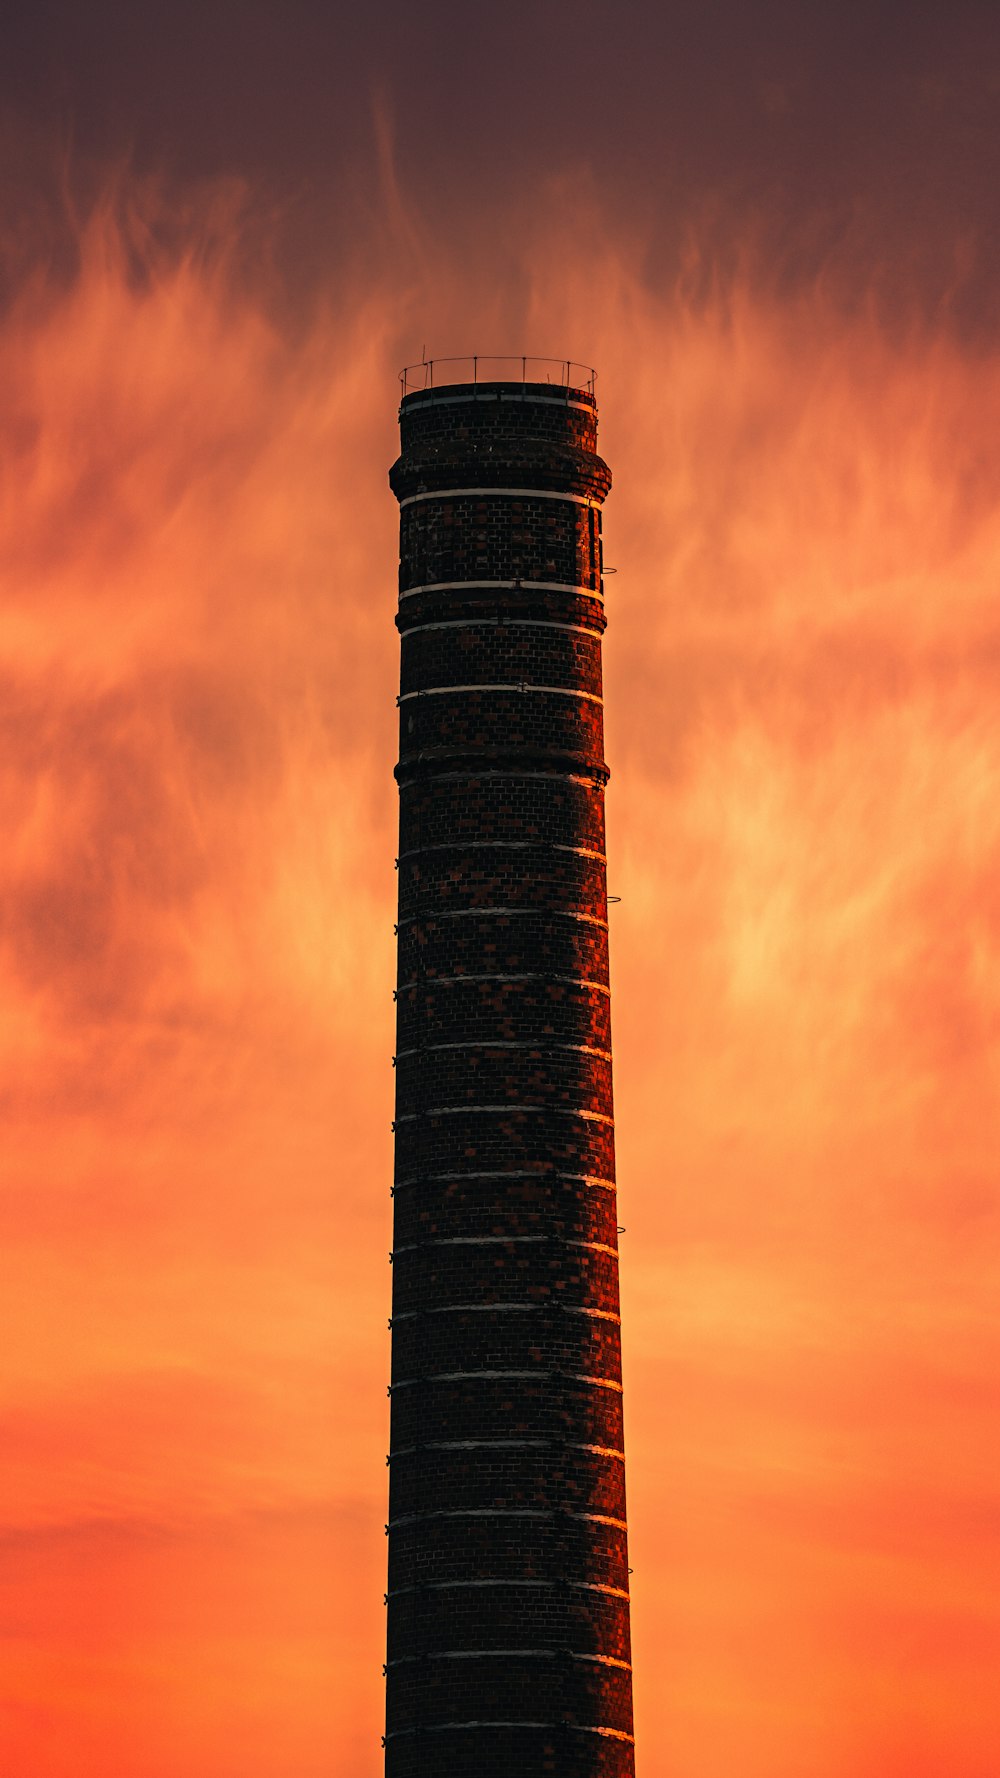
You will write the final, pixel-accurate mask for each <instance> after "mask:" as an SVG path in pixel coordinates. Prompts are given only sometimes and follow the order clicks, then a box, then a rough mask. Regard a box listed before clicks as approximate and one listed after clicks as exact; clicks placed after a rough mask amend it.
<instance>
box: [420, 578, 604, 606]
mask: <svg viewBox="0 0 1000 1778" xmlns="http://www.w3.org/2000/svg"><path fill="white" fill-rule="evenodd" d="M492 592H504V593H509V592H516V593H522V592H527V593H577V594H578V595H579V596H580V598H582V599H597V600H598V601H599V603H600V604H602V605H603V604H604V595H603V593H600V592H598V591H597V589H596V588H595V587H590V586H583V585H582V584H581V582H579V581H572V580H425V581H424V582H423V583H422V584H421V585H420V586H411V587H406V588H404V589H403V590H402V591H401V592H400V594H399V597H400V598H401V599H415V598H416V597H417V594H418V593H492Z"/></svg>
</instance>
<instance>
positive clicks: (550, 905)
mask: <svg viewBox="0 0 1000 1778" xmlns="http://www.w3.org/2000/svg"><path fill="white" fill-rule="evenodd" d="M518 364H519V366H520V365H521V361H520V360H518ZM530 364H531V361H528V365H527V366H525V367H524V369H525V373H526V374H527V372H528V367H529V366H530ZM575 368H576V367H571V366H568V365H567V366H564V375H565V382H564V383H548V382H534V381H528V380H522V381H518V382H508V381H502V382H499V381H498V382H487V383H475V384H461V383H451V384H449V385H447V386H445V387H436V388H435V387H425V388H422V389H418V390H416V391H414V392H413V393H409V394H408V393H406V382H405V379H404V398H403V402H402V406H401V409H400V426H401V431H402V454H401V456H400V457H399V459H398V461H397V462H396V463H395V464H394V465H393V468H392V470H391V471H390V478H389V479H390V483H391V486H392V489H393V492H394V493H395V495H396V496H397V498H398V500H399V503H400V509H401V511H400V571H399V595H400V596H399V615H398V617H397V619H396V622H397V624H398V627H399V630H400V634H401V637H402V676H401V687H400V698H399V713H400V757H399V765H398V766H397V768H396V777H397V779H398V782H399V791H400V840H399V925H398V936H399V977H398V988H397V995H396V998H397V1002H398V1027H397V1054H396V1122H395V1132H396V1170H395V1186H394V1188H393V1189H394V1236H393V1239H394V1251H393V1297H392V1386H391V1395H392V1405H391V1452H390V1481H389V1587H388V1600H387V1602H388V1654H387V1668H386V1673H387V1722H386V1772H387V1775H388V1778H535V1775H536V1774H537V1775H539V1778H540V1775H541V1774H543V1773H552V1774H555V1775H556V1778H625V1774H631V1773H632V1772H633V1770H634V1765H633V1741H632V1683H631V1682H632V1672H631V1666H630V1664H629V1663H630V1645H629V1605H628V1559H627V1553H626V1539H625V1485H624V1458H623V1441H622V1392H621V1344H620V1331H619V1297H618V1226H617V1215H616V1204H615V1186H614V1177H615V1170H614V1126H613V1117H612V1099H611V1029H610V1018H609V993H608V942H607V940H608V932H607V890H606V881H605V855H604V787H605V784H606V782H607V778H608V769H607V766H606V765H605V763H604V741H603V706H602V680H601V636H602V632H603V630H604V626H605V617H604V603H603V596H602V594H603V583H602V578H601V517H600V508H601V502H602V501H603V500H604V497H605V495H606V494H607V492H608V489H609V487H610V485H611V474H610V471H609V469H608V467H607V465H606V464H605V463H604V462H602V460H601V458H600V457H599V456H598V455H597V452H596V437H597V410H596V404H595V401H594V396H593V379H592V376H591V377H590V378H589V383H588V386H581V387H573V386H572V383H573V381H574V378H573V376H572V372H573V370H575ZM422 374H423V375H424V376H425V377H427V376H428V375H429V376H432V375H433V371H432V370H430V371H423V372H422ZM575 380H576V381H579V382H580V383H581V384H582V383H584V382H585V379H584V378H577V379H575Z"/></svg>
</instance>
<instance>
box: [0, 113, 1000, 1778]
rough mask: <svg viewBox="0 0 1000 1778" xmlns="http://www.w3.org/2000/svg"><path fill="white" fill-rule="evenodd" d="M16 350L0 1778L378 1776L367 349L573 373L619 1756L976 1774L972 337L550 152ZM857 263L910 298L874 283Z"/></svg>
mask: <svg viewBox="0 0 1000 1778" xmlns="http://www.w3.org/2000/svg"><path fill="white" fill-rule="evenodd" d="M379 116H380V117H381V119H382V123H381V125H380V128H381V141H382V150H383V166H382V185H381V197H380V199H379V203H378V206H377V210H376V211H375V212H374V213H373V216H372V220H371V224H370V232H369V235H368V237H367V239H366V242H365V245H364V252H363V253H361V252H359V253H358V254H357V255H345V259H344V264H343V267H342V271H341V275H340V277H339V279H338V281H337V282H336V283H335V284H332V285H331V287H330V289H329V290H328V291H327V293H326V295H325V297H324V299H323V301H322V302H321V303H318V304H317V303H313V304H311V305H310V306H309V308H308V314H307V315H306V316H305V318H303V315H302V314H298V315H294V316H293V315H291V314H290V313H289V312H288V309H287V307H286V306H283V304H282V303H281V302H280V301H278V300H277V299H276V296H275V288H276V278H277V275H278V274H277V273H276V271H275V265H274V253H273V252H271V251H269V241H270V236H269V233H268V231H269V228H270V226H271V224H270V221H269V218H268V216H267V214H266V213H264V211H263V210H262V208H261V207H257V206H255V202H254V199H253V196H252V194H250V193H248V192H247V191H246V189H245V188H244V187H241V185H240V184H239V182H238V181H236V180H203V181H200V182H197V183H190V184H189V185H187V186H186V187H171V186H169V184H166V185H165V184H164V183H162V182H157V181H153V180H150V179H145V178H140V177H139V176H138V175H133V174H129V173H127V172H126V173H119V174H117V175H116V176H115V177H114V178H113V179H109V180H108V182H107V185H106V188H105V190H104V192H103V195H101V197H100V198H99V199H98V200H96V201H95V202H93V203H92V205H91V207H90V208H89V209H85V210H84V211H83V212H82V213H81V214H80V215H79V216H78V217H77V219H76V221H75V223H74V225H73V226H74V229H75V233H76V239H77V243H78V245H79V248H80V257H79V264H78V267H77V268H76V269H75V270H73V271H71V272H69V273H67V272H65V270H64V269H60V267H59V266H58V265H56V264H55V263H54V261H53V259H52V258H51V257H50V258H49V259H48V260H46V258H45V255H44V254H43V253H41V252H34V251H32V252H26V254H25V255H24V256H23V257H22V259H21V261H20V262H19V266H18V271H17V276H16V278H15V280H14V290H13V295H12V298H11V301H10V303H9V305H8V306H7V308H6V309H5V311H4V316H3V322H2V331H0V381H2V387H3V401H2V403H0V434H2V446H0V454H2V460H3V478H2V484H0V553H2V572H3V585H4V588H5V598H4V611H3V626H2V671H3V675H4V680H5V695H4V698H3V704H2V710H3V716H2V721H3V725H4V731H5V732H4V746H3V752H2V758H0V783H2V796H3V831H4V833H5V836H6V844H5V847H4V852H3V858H2V863H0V885H2V886H0V913H2V918H3V940H2V950H0V968H2V974H3V986H2V995H0V1008H2V1010H0V1045H2V1062H3V1067H2V1078H3V1082H4V1088H3V1096H4V1111H5V1125H6V1131H5V1151H4V1152H5V1159H4V1162H3V1168H2V1187H0V1190H2V1200H0V1201H2V1216H3V1222H4V1225H5V1237H4V1243H3V1259H2V1262H0V1264H2V1270H3V1281H2V1284H3V1292H2V1301H3V1317H4V1322H5V1327H6V1331H5V1334H4V1349H5V1356H6V1362H5V1364H4V1366H3V1367H2V1381H0V1408H2V1416H3V1430H4V1438H3V1459H2V1461H3V1482H2V1488H0V1499H2V1507H0V1518H2V1539H3V1557H2V1564H0V1622H2V1625H3V1636H4V1654H3V1660H2V1663H0V1665H2V1675H3V1676H2V1678H0V1772H3V1774H4V1775H5V1778H6V1774H8V1773H9V1774H10V1775H11V1778H181V1775H182V1774H183V1778H321V1775H322V1778H376V1774H377V1773H378V1771H379V1770H380V1758H381V1756H380V1749H379V1735H380V1731H381V1690H382V1678H381V1662H382V1659H383V1648H382V1637H383V1609H382V1592H383V1588H384V1574H383V1569H384V1559H385V1540H384V1536H383V1529H382V1528H383V1523H384V1518H385V1495H386V1470H385V1464H384V1453H385V1449H386V1440H387V1429H388V1412H387V1407H388V1404H387V1401H386V1397H385V1382H386V1376H387V1370H388V1334H387V1330H386V1317H387V1314H388V1306H389V1272H388V1266H387V1264H386V1252H387V1249H388V1247H389V1245H390V1202H389V1197H388V1183H389V1177H390V1162H391V1137H390V1131H389V1122H390V1119H391V1116H392V1072H391V1068H390V1065H389V1059H390V1056H391V1053H392V1048H393V1030H392V1010H393V1009H392V1004H391V988H392V982H393V970H394V955H393V938H392V921H393V917H394V912H393V902H394V895H395V886H396V885H395V875H394V871H393V855H394V852H395V850H396V845H395V819H396V799H395V789H394V785H393V781H392V775H391V768H392V764H393V762H394V757H395V755H394V744H395V741H394V728H395V721H394V718H395V710H394V698H395V692H396V677H395V676H396V670H397V646H398V639H397V636H396V632H395V629H394V627H393V621H392V618H393V610H394V584H395V551H396V538H397V512H396V508H395V503H394V502H393V500H392V498H391V496H390V494H389V492H388V487H387V483H386V470H387V468H388V465H389V463H390V462H391V460H392V458H393V456H394V454H395V452H396V449H397V445H396V431H395V422H396V393H397V387H396V383H395V373H396V371H397V369H398V368H399V364H400V363H402V362H403V361H404V359H406V358H412V357H414V356H416V357H419V355H420V349H421V346H422V345H423V344H424V343H425V339H426V344H427V348H428V352H429V353H431V354H432V353H433V352H435V351H438V352H448V351H461V350H464V349H466V348H467V347H468V348H470V349H471V348H473V347H478V348H480V349H483V348H485V349H486V350H497V351H506V350H510V351H517V352H520V351H521V350H522V349H528V350H530V351H537V352H548V351H555V352H563V353H566V352H568V353H571V354H572V355H573V356H574V357H577V358H582V359H583V360H584V361H586V362H594V363H595V364H596V365H597V366H598V369H599V382H598V394H599V399H600V401H601V449H602V451H603V454H604V455H606V456H607V458H608V460H609V461H610V463H611V465H612V468H613V470H614V474H615V489H614V492H613V494H612V497H611V499H610V501H609V504H608V507H607V511H606V517H605V539H606V551H605V553H606V560H607V561H608V563H610V564H612V565H613V566H614V567H615V568H616V569H617V573H616V576H615V578H614V579H613V580H612V579H609V580H608V583H607V584H608V609H609V618H610V627H609V630H608V636H607V642H606V651H605V652H606V677H607V687H606V690H607V746H608V757H609V760H610V763H611V766H612V774H613V775H612V783H611V788H610V791H609V802H608V821H609V856H610V865H609V883H610V888H611V890H612V892H613V893H615V894H618V895H620V896H621V898H622V899H621V903H620V905H619V906H618V907H617V908H616V909H615V911H614V919H613V925H612V969H613V983H614V1017H615V1039H616V1042H615V1057H616V1100H617V1107H616V1108H617V1115H618V1123H619V1127H618V1145H619V1175H620V1181H621V1185H620V1205H621V1221H622V1222H623V1223H624V1224H625V1225H626V1228H627V1233H626V1235H625V1236H624V1237H623V1261H622V1292H623V1343H624V1356H625V1382H626V1415H627V1421H626V1429H627V1439H628V1448H629V1487H630V1517H631V1527H632V1542H631V1549H632V1558H631V1559H632V1563H633V1566H634V1570H635V1573H634V1577H633V1585H634V1594H633V1633H634V1661H635V1700H636V1732H637V1743H638V1746H637V1764H638V1770H639V1772H640V1774H641V1778H731V1774H732V1773H734V1772H736V1771H738V1772H739V1774H740V1778H995V1773H996V1758H997V1755H996V1748H997V1745H998V1735H997V1729H998V1721H997V1718H998V1714H1000V1713H998V1711H997V1706H996V1678H995V1676H996V1664H997V1657H998V1655H1000V1606H998V1604H997V1598H996V1573H997V1568H996V1560H997V1554H998V1551H997V1542H998V1536H997V1533H998V1515H997V1501H996V1475H997V1462H998V1457H1000V1449H998V1445H1000V1437H998V1433H997V1426H998V1416H997V1409H998V1405H1000V1404H998V1401H997V1394H998V1383H997V1379H998V1376H1000V1327H998V1321H997V1315H996V1301H997V1291H998V1285H1000V1277H998V1271H1000V1266H998V1244H997V1235H998V1214H997V1213H998V1196H997V1186H996V1154H997V1134H998V1132H997V1122H998V1118H997V1101H998V1085H1000V1081H998V1059H1000V1029H998V1019H997V1005H998V988H1000V901H998V898H997V892H996V883H997V876H998V867H1000V796H998V771H1000V717H998V708H1000V706H998V699H997V689H998V687H997V677H998V665H1000V630H998V623H997V604H996V598H997V593H996V588H997V576H998V568H1000V508H998V503H997V498H996V496H997V487H996V439H997V436H998V432H1000V353H998V352H997V351H995V350H993V349H992V347H991V346H990V345H989V344H988V342H987V343H984V341H983V339H982V338H981V337H979V338H977V339H976V340H975V341H974V342H972V341H965V342H964V343H963V338H962V335H961V333H960V332H959V331H956V330H954V329H951V328H948V327H946V326H944V325H941V326H928V325H926V324H923V323H921V322H919V321H918V320H916V319H910V320H908V321H907V322H906V324H905V325H904V324H899V325H893V324H892V323H891V322H887V319H886V315H885V313H884V311H883V310H882V309H881V308H880V306H879V305H878V304H877V303H876V302H875V301H874V300H873V301H872V302H870V303H865V302H860V303H854V304H851V305H847V304H845V303H844V302H842V301H841V300H840V299H839V296H838V295H837V293H836V292H835V291H834V290H833V289H831V281H830V280H829V279H828V278H827V277H826V276H825V275H824V266H823V265H822V264H821V263H817V266H816V268H815V272H814V275H812V276H810V277H809V278H806V279H799V280H797V281H796V283H795V285H794V287H788V288H782V287H781V285H780V281H779V280H776V279H771V278H769V277H768V276H767V275H766V272H765V269H764V268H763V267H762V264H761V263H760V261H759V260H757V259H755V257H754V253H753V251H752V250H751V248H750V246H749V244H748V245H747V248H746V254H745V256H744V257H743V259H742V261H741V265H740V268H739V269H737V270H735V271H732V272H731V273H730V274H729V275H727V276H726V277H725V278H719V277H715V276H709V275H706V267H705V266H704V265H703V264H702V263H701V261H700V260H699V250H698V232H697V229H695V230H694V231H693V232H692V234H691V236H690V242H689V245H688V246H687V247H686V248H685V251H684V253H683V254H682V255H681V256H680V260H679V269H678V271H677V273H676V275H675V276H674V277H672V278H671V279H670V280H664V281H660V282H657V280H655V279H651V278H650V276H649V274H648V264H647V260H646V252H647V243H646V242H645V241H644V239H643V236H642V232H641V229H640V228H639V227H638V225H637V224H636V223H635V221H634V218H633V219H629V218H628V217H623V216H622V215H621V214H620V213H619V212H618V211H617V210H616V208H615V206H614V204H613V203H610V202H609V201H608V199H607V195H606V194H604V193H602V192H601V190H600V189H599V187H598V186H597V185H595V184H589V185H588V184H587V182H585V181H584V182H581V183H580V184H571V183H567V182H565V181H563V180H561V179H559V178H556V177H553V178H551V179H548V180H544V181H541V182H540V183H539V185H538V188H537V190H535V191H534V192H533V193H532V194H531V197H530V201H529V200H526V201H525V203H524V204H523V205H522V207H521V210H520V212H519V215H518V228H517V231H516V234H510V235H508V236H507V237H506V244H505V249H504V250H505V253H506V254H507V256H508V260H509V265H508V275H507V277H506V278H505V279H504V281H503V282H501V283H498V282H497V280H496V277H495V259H494V258H493V257H492V256H491V254H488V253H485V252H484V253H480V254H479V255H478V256H477V255H475V254H473V255H472V256H471V257H469V256H468V254H467V253H465V250H464V249H462V250H461V251H460V249H459V247H458V245H456V246H454V248H453V249H449V248H448V247H447V246H443V245H442V242H441V239H440V238H437V239H436V240H435V242H434V245H433V250H432V249H431V247H429V246H428V243H427V241H426V240H425V239H424V238H422V232H421V228H420V226H419V217H418V216H417V217H415V215H414V211H413V208H412V207H411V205H410V204H409V202H408V201H407V200H405V199H404V198H403V197H402V196H401V195H400V188H399V185H398V183H397V180H398V175H397V174H396V172H394V170H393V159H392V144H391V132H390V127H389V122H388V113H387V112H386V111H384V110H383V111H381V112H380V113H379ZM876 271H877V268H874V269H873V287H874V284H875V283H876V282H877V278H876V276H875V273H876Z"/></svg>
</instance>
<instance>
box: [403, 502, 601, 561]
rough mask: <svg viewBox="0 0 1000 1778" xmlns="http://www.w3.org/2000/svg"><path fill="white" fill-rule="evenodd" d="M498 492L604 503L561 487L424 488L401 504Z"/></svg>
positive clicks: (410, 504) (589, 504) (409, 504)
mask: <svg viewBox="0 0 1000 1778" xmlns="http://www.w3.org/2000/svg"><path fill="white" fill-rule="evenodd" d="M497 494H499V495H501V496H503V497H504V498H507V499H514V500H565V501H568V502H569V503H570V504H571V505H572V506H593V507H597V508H599V507H601V506H602V505H603V501H601V500H597V499H596V498H595V497H594V495H593V494H567V493H564V492H563V490H562V489H561V488H560V489H558V490H556V489H553V488H422V489H421V491H420V493H419V494H404V495H403V498H402V500H401V501H400V502H399V504H400V508H402V507H404V506H415V505H416V504H417V502H418V501H420V500H469V499H479V500H481V499H489V498H491V497H492V496H494V495H497ZM507 584H508V585H510V582H508V583H507Z"/></svg>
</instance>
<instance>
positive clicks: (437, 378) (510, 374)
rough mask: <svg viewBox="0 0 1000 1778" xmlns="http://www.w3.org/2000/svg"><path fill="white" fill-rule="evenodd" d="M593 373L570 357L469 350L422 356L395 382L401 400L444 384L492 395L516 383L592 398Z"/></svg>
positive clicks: (521, 386) (569, 396) (566, 396)
mask: <svg viewBox="0 0 1000 1778" xmlns="http://www.w3.org/2000/svg"><path fill="white" fill-rule="evenodd" d="M596 375H597V373H596V371H595V370H593V369H592V367H591V366H590V365H588V364H578V363H576V362H575V361H574V360H573V359H571V358H532V357H527V356H523V355H522V356H515V355H513V354H507V355H504V354H499V355H492V356H491V355H483V354H481V353H472V354H471V356H469V357H467V358H426V359H421V361H420V363H419V364H408V365H406V367H405V368H404V369H403V370H401V371H400V373H399V384H400V388H401V390H402V392H403V398H404V400H405V399H407V398H408V397H410V396H411V395H417V394H420V395H423V394H429V393H430V391H431V390H434V391H435V392H436V393H438V394H440V393H443V392H444V389H445V387H446V388H447V390H448V391H449V392H451V391H455V390H457V389H458V388H462V389H463V390H464V391H465V392H466V395H467V394H468V392H469V390H470V388H471V389H475V390H480V389H482V390H483V392H484V393H485V392H486V391H487V390H489V391H490V392H491V393H493V394H494V395H495V393H496V391H497V389H498V388H500V387H504V388H505V389H508V390H512V389H513V388H515V387H516V388H517V389H523V390H524V391H525V393H527V392H528V391H529V390H530V392H531V394H532V395H536V396H537V395H539V394H541V395H544V394H546V393H548V394H550V395H552V396H554V397H556V398H559V397H561V398H562V399H564V400H565V399H573V398H574V397H576V398H579V397H581V396H582V397H588V396H589V398H590V400H591V401H593V399H594V381H595V378H596Z"/></svg>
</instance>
